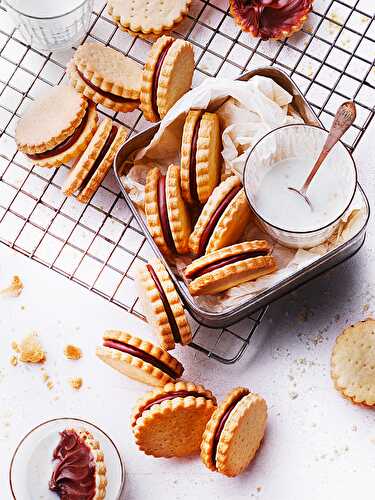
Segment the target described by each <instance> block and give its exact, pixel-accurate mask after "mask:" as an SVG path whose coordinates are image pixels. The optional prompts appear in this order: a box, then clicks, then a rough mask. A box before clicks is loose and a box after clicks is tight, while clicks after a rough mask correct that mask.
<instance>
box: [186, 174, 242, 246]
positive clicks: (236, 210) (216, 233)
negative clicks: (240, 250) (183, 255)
mask: <svg viewBox="0 0 375 500" xmlns="http://www.w3.org/2000/svg"><path fill="white" fill-rule="evenodd" d="M250 218H251V211H250V206H249V204H248V201H247V199H246V195H245V192H244V189H243V188H242V184H241V181H240V179H239V178H238V177H237V176H235V175H233V176H230V177H228V178H227V179H226V180H225V181H223V182H221V183H220V184H219V185H218V186H217V187H216V188H215V189H214V190H213V192H212V194H211V196H210V197H209V199H208V200H207V203H206V204H205V205H204V207H203V210H202V212H201V214H200V216H199V218H198V220H197V222H196V224H195V226H194V230H193V232H192V233H191V235H190V238H189V249H190V252H191V253H192V254H193V255H195V256H200V255H204V254H205V253H210V252H213V251H215V250H218V249H220V248H223V247H226V246H228V245H232V244H233V243H236V242H237V241H238V240H239V239H240V238H241V236H242V233H243V232H244V230H245V228H246V226H247V225H248V224H249V222H250Z"/></svg>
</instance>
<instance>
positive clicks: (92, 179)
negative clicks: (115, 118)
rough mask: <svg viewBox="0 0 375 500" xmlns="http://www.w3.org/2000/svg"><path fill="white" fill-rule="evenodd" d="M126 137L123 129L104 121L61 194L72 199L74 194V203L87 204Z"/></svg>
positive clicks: (106, 120) (106, 119)
mask: <svg viewBox="0 0 375 500" xmlns="http://www.w3.org/2000/svg"><path fill="white" fill-rule="evenodd" d="M127 134H128V133H127V130H126V129H125V127H122V126H121V125H115V124H114V123H113V122H112V120H111V119H110V118H104V120H103V121H102V122H101V123H100V125H99V127H98V129H97V131H96V132H95V134H94V137H93V138H92V139H91V141H90V143H89V145H88V146H87V148H86V150H85V152H84V153H83V155H82V156H81V158H80V159H79V160H78V162H77V163H76V165H75V166H74V167H73V168H72V169H71V171H70V173H69V175H68V178H67V179H66V181H65V182H64V184H63V186H62V188H61V189H62V191H63V193H64V194H66V196H71V195H72V194H73V193H75V192H76V191H77V192H78V194H77V200H78V201H80V202H81V203H87V202H88V201H89V200H90V198H91V197H92V196H93V194H94V193H95V192H96V191H97V189H98V187H99V186H100V184H101V182H102V180H103V179H104V177H105V176H106V174H107V172H108V171H109V169H110V168H111V166H112V163H113V160H114V157H115V155H116V153H117V151H118V150H119V149H120V147H121V146H122V145H123V144H124V142H125V140H126V136H127Z"/></svg>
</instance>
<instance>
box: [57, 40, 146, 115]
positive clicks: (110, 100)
mask: <svg viewBox="0 0 375 500" xmlns="http://www.w3.org/2000/svg"><path fill="white" fill-rule="evenodd" d="M66 71H67V75H68V77H69V80H70V83H71V85H72V86H73V87H74V88H75V89H76V90H77V92H80V93H81V94H83V95H84V96H86V97H87V98H88V99H90V100H91V101H93V102H95V103H96V104H102V105H103V106H105V107H107V108H109V109H112V110H113V111H118V112H124V113H125V112H127V111H133V110H134V109H136V108H138V107H139V104H140V101H139V94H140V91H141V81H142V67H141V66H140V65H139V64H137V63H136V62H135V61H133V60H132V59H130V58H129V57H126V56H124V54H122V53H121V52H119V51H118V50H115V49H112V48H111V47H106V46H105V45H101V44H99V43H92V42H86V43H84V44H83V45H81V46H80V47H78V49H77V50H76V52H75V54H74V56H73V58H72V60H71V61H70V62H69V63H68V65H67V70H66Z"/></svg>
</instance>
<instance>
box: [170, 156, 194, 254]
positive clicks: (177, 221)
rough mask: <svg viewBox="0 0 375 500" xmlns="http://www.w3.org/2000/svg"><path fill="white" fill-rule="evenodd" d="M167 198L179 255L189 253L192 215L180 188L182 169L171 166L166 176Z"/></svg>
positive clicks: (171, 225) (171, 226)
mask: <svg viewBox="0 0 375 500" xmlns="http://www.w3.org/2000/svg"><path fill="white" fill-rule="evenodd" d="M165 190H166V197H167V210H168V219H169V225H170V228H171V232H172V236H173V240H174V244H175V246H176V251H177V253H178V254H186V253H189V236H190V233H191V221H190V214H189V211H188V209H187V206H186V205H185V202H184V200H183V198H182V194H181V187H180V169H179V167H178V166H177V165H170V166H169V167H168V170H167V174H166V184H165Z"/></svg>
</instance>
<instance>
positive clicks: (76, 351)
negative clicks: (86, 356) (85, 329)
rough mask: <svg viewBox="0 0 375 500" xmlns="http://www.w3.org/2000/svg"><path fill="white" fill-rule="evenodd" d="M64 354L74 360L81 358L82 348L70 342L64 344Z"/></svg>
mask: <svg viewBox="0 0 375 500" xmlns="http://www.w3.org/2000/svg"><path fill="white" fill-rule="evenodd" d="M64 354H65V357H66V358H68V359H73V360H75V361H77V360H78V359H81V358H82V350H81V349H80V348H79V347H77V346H75V345H72V344H68V345H66V346H65V349H64Z"/></svg>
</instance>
